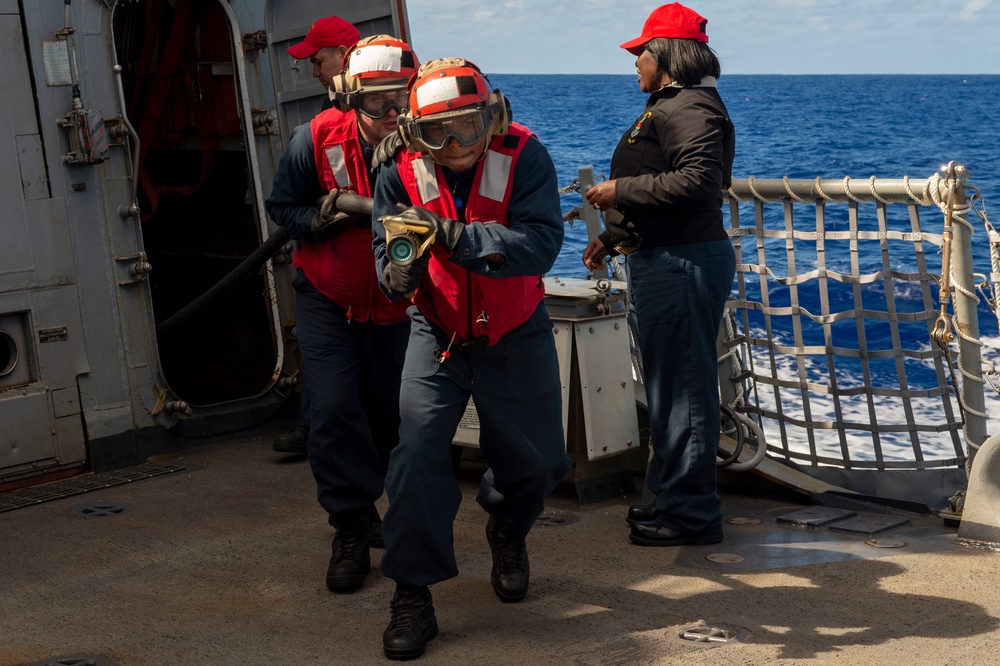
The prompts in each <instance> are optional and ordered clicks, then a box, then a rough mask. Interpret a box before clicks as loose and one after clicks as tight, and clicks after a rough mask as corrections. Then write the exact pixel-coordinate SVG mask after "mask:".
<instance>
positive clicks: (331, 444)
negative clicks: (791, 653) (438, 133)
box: [266, 35, 419, 592]
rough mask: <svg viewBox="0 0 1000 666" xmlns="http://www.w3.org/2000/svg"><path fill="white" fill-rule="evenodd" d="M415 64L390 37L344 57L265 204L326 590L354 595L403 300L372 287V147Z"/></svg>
mask: <svg viewBox="0 0 1000 666" xmlns="http://www.w3.org/2000/svg"><path fill="white" fill-rule="evenodd" d="M418 65H419V62H418V61H417V57H416V55H415V54H414V53H413V50H412V49H411V48H410V47H409V45H408V44H406V43H405V42H403V41H400V40H399V39H397V38H395V37H393V36H391V35H375V36H372V37H366V38H364V39H362V40H360V41H357V43H354V44H352V45H351V46H350V48H348V49H346V50H345V55H344V65H343V70H342V71H340V72H339V73H338V74H337V75H336V76H334V77H333V78H332V80H331V83H330V96H331V97H332V100H333V103H334V107H333V108H330V109H328V110H326V111H323V112H321V113H320V114H318V115H317V116H316V117H315V118H313V120H312V122H310V123H308V124H306V125H302V126H299V127H296V128H295V129H294V130H293V131H292V134H291V138H290V140H289V143H288V149H287V150H286V151H285V154H284V155H283V156H282V158H281V163H280V164H279V166H278V170H277V173H276V174H275V177H274V183H273V187H272V189H271V195H270V196H269V197H268V199H267V202H266V205H267V212H268V214H269V215H270V217H271V219H272V220H274V222H275V223H276V224H278V225H280V226H283V227H285V228H286V229H287V230H288V233H289V235H290V236H291V237H292V238H294V239H296V240H298V241H299V246H298V248H297V249H296V251H295V255H294V259H293V263H294V265H295V268H296V276H295V279H294V281H293V283H292V284H293V287H294V289H295V305H296V319H295V324H296V326H295V328H296V331H297V337H298V346H299V351H300V352H301V355H302V373H303V376H304V379H305V383H306V384H307V385H308V386H309V390H310V394H311V395H310V401H311V405H310V414H309V417H310V418H309V422H310V428H309V436H308V437H309V439H308V446H307V447H306V448H307V453H308V457H309V463H310V468H311V470H312V473H313V476H314V477H315V479H316V485H317V496H318V498H319V503H320V504H321V505H322V507H323V508H324V509H325V510H326V511H327V512H328V513H329V521H330V523H331V524H333V525H334V526H335V527H336V528H337V531H336V535H335V536H334V538H333V545H332V551H333V554H332V556H331V558H330V562H329V565H328V568H327V571H326V585H327V587H328V588H329V589H330V590H332V591H334V592H350V591H353V590H356V589H358V588H359V587H361V585H362V584H363V583H364V579H365V577H366V576H367V575H368V573H370V572H371V553H370V550H371V548H372V547H373V546H374V547H379V546H380V545H381V529H380V524H381V519H380V517H379V514H378V511H377V510H376V507H375V501H376V500H378V499H379V498H380V497H381V496H382V493H383V488H384V485H385V469H386V466H387V465H388V462H389V453H390V451H392V449H393V448H394V447H395V446H396V444H397V442H398V441H399V400H398V395H399V381H400V373H401V371H402V367H403V356H404V355H405V353H406V342H407V339H408V335H409V328H410V322H409V319H408V317H407V313H406V310H407V308H408V307H409V306H410V302H409V301H408V300H406V299H394V300H390V299H389V298H388V297H387V296H386V295H385V294H384V293H383V292H382V290H381V288H380V287H379V284H378V280H377V278H376V275H375V257H374V255H373V254H372V222H371V220H372V218H371V213H370V201H371V200H370V197H371V195H372V193H373V189H374V186H375V181H376V178H377V177H378V169H379V164H380V163H379V162H378V161H376V160H375V159H374V153H375V149H376V148H377V147H378V146H379V144H380V142H381V141H382V140H383V139H385V138H386V137H387V136H396V135H397V128H398V119H399V114H400V113H401V112H403V111H405V110H406V106H407V102H408V99H409V98H408V95H407V92H406V84H407V82H408V81H409V80H410V78H411V77H412V76H413V75H414V74H415V73H416V70H417V67H418ZM348 195H355V196H353V197H352V196H348ZM345 201H346V202H350V201H353V202H354V207H350V206H349V205H348V204H347V203H344V202H345ZM362 202H367V205H368V208H367V210H366V209H365V206H363V205H362Z"/></svg>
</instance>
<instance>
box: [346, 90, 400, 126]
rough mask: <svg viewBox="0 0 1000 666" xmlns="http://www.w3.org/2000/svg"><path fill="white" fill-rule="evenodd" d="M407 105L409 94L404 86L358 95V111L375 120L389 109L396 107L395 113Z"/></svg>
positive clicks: (383, 115)
mask: <svg viewBox="0 0 1000 666" xmlns="http://www.w3.org/2000/svg"><path fill="white" fill-rule="evenodd" d="M409 106H410V95H409V93H408V92H406V88H401V89H399V90H393V91H390V92H370V93H361V94H359V95H358V106H357V108H358V111H360V112H361V113H363V114H365V115H366V116H368V117H369V118H374V119H376V120H377V119H379V118H383V117H385V114H387V113H389V109H396V113H404V112H405V111H406V109H408V108H409Z"/></svg>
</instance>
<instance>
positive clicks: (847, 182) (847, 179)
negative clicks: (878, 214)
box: [844, 176, 861, 203]
mask: <svg viewBox="0 0 1000 666" xmlns="http://www.w3.org/2000/svg"><path fill="white" fill-rule="evenodd" d="M844 194H846V195H847V198H848V199H850V200H851V201H853V202H854V203H861V199H859V198H857V197H856V196H854V195H853V194H851V177H850V176H844Z"/></svg>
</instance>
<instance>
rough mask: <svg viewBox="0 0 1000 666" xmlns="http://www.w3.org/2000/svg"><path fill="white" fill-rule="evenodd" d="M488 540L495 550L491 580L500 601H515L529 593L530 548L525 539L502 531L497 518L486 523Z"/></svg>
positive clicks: (491, 548)
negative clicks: (513, 536) (513, 537)
mask: <svg viewBox="0 0 1000 666" xmlns="http://www.w3.org/2000/svg"><path fill="white" fill-rule="evenodd" d="M486 541H487V542H488V543H489V544H490V550H491V551H493V571H492V573H491V574H490V582H491V583H493V591H494V592H496V594H497V596H498V597H499V598H500V601H503V602H505V603H514V602H517V601H520V600H521V599H524V597H525V595H526V594H528V574H529V573H530V571H529V567H528V548H527V546H526V545H525V543H524V539H512V538H510V537H508V536H506V535H505V534H504V533H503V531H501V529H500V527H499V525H498V523H497V519H496V518H495V517H493V516H490V520H489V522H488V523H486Z"/></svg>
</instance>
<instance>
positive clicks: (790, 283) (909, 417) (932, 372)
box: [723, 163, 987, 470]
mask: <svg viewBox="0 0 1000 666" xmlns="http://www.w3.org/2000/svg"><path fill="white" fill-rule="evenodd" d="M966 181H967V173H966V171H965V169H964V168H963V167H961V166H960V165H956V164H954V163H953V164H950V165H948V168H947V172H946V173H945V175H944V176H943V177H942V176H941V175H937V174H935V175H934V176H932V177H930V178H927V179H910V178H902V179H877V178H875V177H871V178H869V179H863V180H862V179H850V178H845V179H843V180H839V181H838V180H823V179H820V178H816V179H815V180H793V179H788V178H783V179H772V180H759V179H755V178H752V177H751V178H747V179H745V180H739V181H738V182H734V183H733V185H732V187H731V188H730V189H729V191H728V192H727V193H726V194H727V197H726V198H727V203H728V214H729V229H728V231H729V234H730V236H731V238H732V240H733V244H734V247H735V249H736V257H737V274H736V284H735V292H734V295H735V298H733V299H732V300H731V301H730V303H729V308H730V309H731V310H732V311H733V312H734V313H735V321H736V327H735V330H733V331H732V332H731V333H730V334H729V335H727V336H725V340H724V345H725V346H726V347H727V348H728V349H730V350H738V351H739V353H740V355H741V357H742V362H743V364H744V366H745V368H744V371H743V372H741V373H738V374H735V375H734V376H732V377H729V378H728V379H730V381H731V382H732V384H733V386H734V387H736V388H737V391H736V394H738V395H739V397H740V400H739V402H740V404H738V405H735V407H736V408H737V409H738V410H739V411H741V412H742V413H744V414H748V415H750V416H751V417H752V418H754V419H755V420H756V421H757V422H758V423H759V424H760V426H761V428H762V429H763V430H764V432H765V433H767V442H768V444H767V446H768V453H769V455H771V456H772V457H778V458H784V459H786V460H789V461H794V462H798V463H800V464H805V465H811V466H833V467H840V468H844V469H861V470H864V469H868V470H893V469H910V470H925V469H931V468H942V467H957V466H961V465H963V464H965V462H966V460H967V459H971V457H972V455H974V452H975V450H976V449H977V448H978V447H979V445H981V444H982V442H983V441H984V440H985V439H986V437H987V433H986V429H987V416H986V413H985V402H984V390H983V388H984V382H983V378H982V368H981V366H980V346H981V342H980V340H979V326H978V319H977V313H976V302H977V299H976V296H975V293H974V291H975V288H976V286H975V285H974V284H973V270H972V244H971V239H972V227H971V225H969V223H968V211H969V205H968V202H967V201H966V199H965V195H964V192H965V186H966ZM942 275H943V276H944V278H943V279H942ZM954 341H957V342H954ZM953 342H954V344H953ZM953 349H954V350H955V351H957V352H958V353H957V358H955V357H953V355H952V350H953ZM959 375H961V382H959V377H958V376H959ZM727 388H728V389H730V390H728V391H727ZM731 389H732V387H726V386H723V395H724V396H725V395H727V394H728V395H733V394H734V393H733V391H732V390H731ZM963 435H964V437H963ZM963 440H964V441H963Z"/></svg>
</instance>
